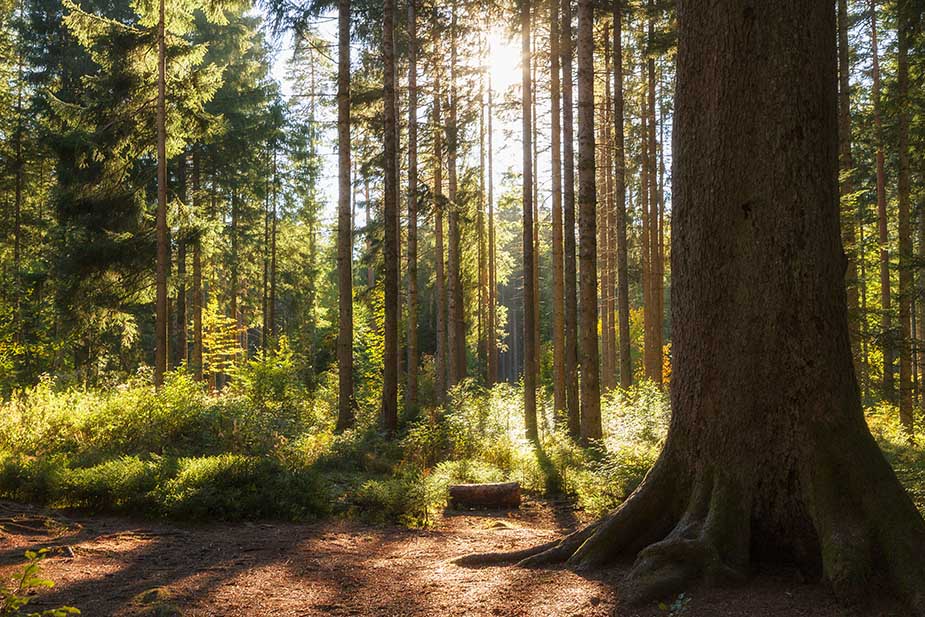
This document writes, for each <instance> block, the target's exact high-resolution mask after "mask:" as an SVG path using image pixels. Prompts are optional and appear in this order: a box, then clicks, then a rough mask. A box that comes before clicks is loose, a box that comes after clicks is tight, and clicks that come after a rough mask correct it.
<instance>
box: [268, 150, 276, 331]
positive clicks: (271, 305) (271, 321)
mask: <svg viewBox="0 0 925 617" xmlns="http://www.w3.org/2000/svg"><path fill="white" fill-rule="evenodd" d="M278 147H279V146H278V144H277V143H274V144H273V191H272V203H271V208H270V295H269V298H268V299H267V326H268V328H267V334H269V336H270V338H271V339H274V338H276V227H277V220H278V219H279V212H278V208H279V205H278V202H279V162H278V161H277V151H278Z"/></svg>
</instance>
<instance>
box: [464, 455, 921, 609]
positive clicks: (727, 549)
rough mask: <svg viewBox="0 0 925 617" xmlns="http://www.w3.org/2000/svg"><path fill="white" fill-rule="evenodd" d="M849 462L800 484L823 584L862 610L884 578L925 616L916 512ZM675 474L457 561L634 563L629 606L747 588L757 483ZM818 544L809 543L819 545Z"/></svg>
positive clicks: (824, 467) (656, 472) (829, 461)
mask: <svg viewBox="0 0 925 617" xmlns="http://www.w3.org/2000/svg"><path fill="white" fill-rule="evenodd" d="M871 445H872V447H873V448H876V444H874V443H873V442H871ZM866 455H867V456H874V455H875V456H878V457H880V458H881V464H885V461H882V455H881V454H880V452H879V450H876V449H874V450H870V449H868V451H867V453H866ZM820 456H821V454H820ZM841 456H842V455H839V456H834V457H827V458H826V460H816V461H814V462H813V463H812V464H811V465H807V466H806V469H808V470H810V471H807V472H805V473H804V475H803V477H802V478H801V481H800V484H801V486H802V490H803V492H804V493H805V495H804V497H803V500H804V502H805V503H806V505H807V508H808V516H809V518H811V519H812V523H813V525H814V527H815V531H816V535H817V539H816V540H818V549H815V550H819V551H821V563H822V568H823V575H824V577H825V579H826V580H827V581H828V582H829V583H830V584H831V586H832V589H833V591H834V593H835V594H836V596H837V597H838V598H839V599H840V600H842V601H844V602H847V603H854V602H858V601H862V600H863V599H864V595H865V594H867V593H868V591H869V590H870V589H871V585H870V583H871V579H872V578H873V577H874V576H875V574H881V573H882V574H885V575H886V577H887V578H888V579H890V580H891V581H892V582H893V584H894V587H895V588H896V589H897V590H898V591H899V592H900V593H901V594H902V595H903V596H905V598H906V599H907V601H908V602H909V603H910V604H911V605H912V607H913V608H914V610H915V611H916V614H917V615H925V559H922V557H921V552H920V551H921V550H922V548H923V547H925V541H923V539H922V538H921V537H920V536H921V535H922V534H921V533H920V531H921V525H920V523H921V519H920V518H918V521H916V518H917V517H918V513H917V512H915V508H914V506H912V505H911V501H909V499H908V497H907V496H906V495H905V493H904V492H902V488H901V487H900V486H899V485H898V483H896V482H895V479H894V480H893V486H892V488H891V483H890V476H888V475H884V476H883V477H881V478H873V477H866V478H863V481H861V480H862V479H861V478H858V477H853V476H856V475H857V474H859V473H860V474H862V475H863V474H864V473H865V472H859V471H858V470H857V468H858V467H862V468H866V469H867V470H871V469H873V470H876V469H877V467H878V465H877V464H876V463H874V464H868V465H855V466H852V465H850V464H849V463H848V461H842V460H839V459H840V457H841ZM676 469H677V467H673V466H672V465H669V459H668V457H666V456H663V458H662V459H660V460H659V462H658V463H657V464H656V466H655V467H653V469H652V470H651V471H650V473H649V474H648V476H647V477H646V479H645V481H644V482H643V483H642V484H641V485H640V486H639V488H638V489H637V490H636V491H635V492H634V493H633V494H632V495H630V497H629V498H628V499H627V501H626V502H625V503H624V504H623V505H622V506H621V507H620V508H618V509H617V510H616V511H614V512H613V513H612V514H610V515H609V516H607V517H605V518H603V519H601V520H599V521H597V522H596V523H593V524H591V525H588V526H587V527H584V528H582V529H580V530H578V531H576V532H574V533H572V534H570V535H568V536H566V537H564V538H562V539H561V540H557V541H554V542H548V543H546V544H543V545H540V546H535V547H532V548H528V549H523V550H518V551H511V552H499V553H482V554H475V555H467V556H465V557H461V558H459V559H457V560H456V561H455V563H456V564H458V565H462V566H488V565H500V564H517V565H519V566H521V567H540V566H545V565H550V564H556V563H567V564H568V565H570V566H572V567H575V568H577V569H588V568H595V567H600V566H605V565H608V564H610V563H613V562H615V561H617V560H620V559H633V558H635V562H634V563H633V566H632V568H631V569H630V571H629V573H628V574H627V576H626V578H625V579H624V581H623V583H622V584H621V595H622V598H623V600H624V601H625V602H628V603H643V602H648V601H651V600H655V599H661V598H666V597H670V596H671V595H673V594H676V593H678V592H681V591H684V590H686V589H689V588H690V587H691V586H694V585H697V584H699V583H704V584H707V585H728V584H738V583H741V582H744V581H745V580H746V577H747V576H748V572H749V565H750V560H751V551H752V533H753V530H752V516H753V505H754V499H753V497H754V495H753V494H752V491H754V490H755V488H754V486H752V485H746V484H743V483H742V481H741V479H739V477H738V476H735V475H733V474H729V473H725V472H724V471H722V470H720V471H717V470H701V472H700V473H698V474H697V475H696V477H694V478H693V479H691V480H690V481H685V480H683V477H684V476H683V475H681V474H678V473H672V472H674V471H676ZM885 469H886V470H889V468H888V467H885ZM867 473H868V475H879V474H878V473H877V472H876V471H875V472H874V473H873V474H870V473H869V472H867ZM875 480H877V481H879V482H882V484H881V485H880V487H879V488H875V489H874V490H872V491H866V492H863V491H862V492H858V491H852V490H846V487H851V486H871V485H872V484H873V485H876V484H875V483H874V481H875ZM885 501H892V502H894V504H895V508H894V509H893V511H894V512H900V513H902V512H903V510H904V509H905V508H906V505H905V504H904V503H903V502H904V501H905V502H908V508H911V512H910V511H908V509H906V511H905V513H904V514H905V515H908V516H900V517H899V518H897V517H896V516H893V517H883V516H882V514H881V513H882V512H883V509H882V508H883V505H884V502H885ZM810 535H811V532H810ZM816 540H812V542H811V544H812V546H814V547H815V546H817V544H816Z"/></svg>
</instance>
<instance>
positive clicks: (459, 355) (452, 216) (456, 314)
mask: <svg viewBox="0 0 925 617" xmlns="http://www.w3.org/2000/svg"><path fill="white" fill-rule="evenodd" d="M456 38H457V36H456V4H455V3H454V4H453V17H452V23H451V25H450V91H449V99H450V113H449V122H448V124H447V135H446V139H447V156H448V159H449V160H448V166H447V182H448V184H449V186H448V187H447V188H448V193H449V195H448V197H449V213H448V216H447V219H448V224H449V247H448V248H449V251H448V253H449V254H448V259H447V269H448V270H449V272H448V273H447V282H448V289H447V294H448V300H449V310H448V317H449V323H448V324H447V326H448V337H447V344H448V347H449V349H448V352H449V381H448V383H447V385H448V386H449V387H453V386H455V385H456V384H458V383H459V382H460V381H462V380H463V379H465V377H466V329H465V328H466V322H465V314H464V310H465V308H464V306H463V293H462V273H461V269H462V264H461V263H460V262H461V257H462V253H461V249H460V236H459V234H460V230H459V204H458V203H457V202H456V199H457V195H456V191H457V179H456V162H457V161H456V154H457V148H458V145H459V136H458V131H459V127H458V126H457V112H458V101H457V94H456V55H457V50H456Z"/></svg>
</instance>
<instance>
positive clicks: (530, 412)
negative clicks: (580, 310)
mask: <svg viewBox="0 0 925 617" xmlns="http://www.w3.org/2000/svg"><path fill="white" fill-rule="evenodd" d="M531 5H532V2H531V1H530V0H521V5H520V42H521V47H520V49H521V54H522V62H521V65H522V73H521V86H522V93H523V96H522V97H521V103H522V105H521V112H522V118H523V136H522V139H523V253H524V255H523V259H524V262H523V286H524V295H523V307H524V424H525V426H526V435H527V439H529V440H531V441H537V440H538V439H539V434H538V432H537V424H536V336H535V327H536V313H535V310H536V306H535V304H534V298H535V296H536V287H534V281H535V278H534V275H533V268H534V264H533V261H534V259H535V255H534V253H533V247H534V244H533V242H534V240H533V144H532V142H533V126H532V125H533V112H532V103H531V99H532V98H533V97H532V91H533V88H532V86H533V84H532V80H531V76H530V65H531V64H532V58H531V55H532V53H531V49H530V38H531V37H530V25H531V24H530V8H531Z"/></svg>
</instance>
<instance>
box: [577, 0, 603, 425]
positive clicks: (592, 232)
mask: <svg viewBox="0 0 925 617" xmlns="http://www.w3.org/2000/svg"><path fill="white" fill-rule="evenodd" d="M593 29H594V8H593V5H592V2H591V0H579V2H578V217H579V223H578V224H579V232H578V233H579V239H580V244H579V255H578V259H579V262H580V268H581V280H580V284H581V316H580V322H579V329H580V336H581V344H580V349H581V439H582V440H583V441H587V440H590V439H600V437H601V384H600V366H599V362H600V360H599V354H598V349H597V263H596V257H597V215H596V213H595V208H596V207H597V193H596V186H595V181H594V32H593Z"/></svg>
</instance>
